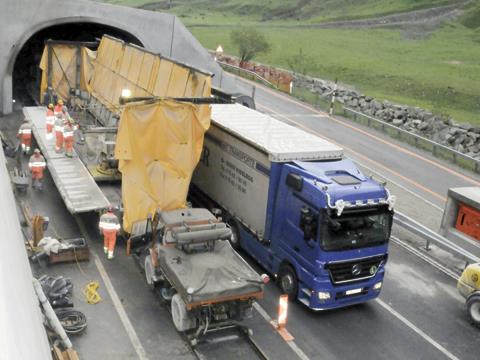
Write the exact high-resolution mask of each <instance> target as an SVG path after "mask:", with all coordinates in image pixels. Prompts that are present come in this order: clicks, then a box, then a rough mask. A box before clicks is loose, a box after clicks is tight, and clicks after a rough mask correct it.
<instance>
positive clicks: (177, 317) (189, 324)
mask: <svg viewBox="0 0 480 360" xmlns="http://www.w3.org/2000/svg"><path fill="white" fill-rule="evenodd" d="M172 320H173V324H174V325H175V328H176V329H177V331H179V332H183V331H187V330H190V329H193V328H194V327H195V325H196V321H195V319H194V318H192V317H190V316H189V315H188V312H187V307H186V305H185V302H184V301H183V299H182V297H181V296H180V295H179V294H175V295H173V297H172Z"/></svg>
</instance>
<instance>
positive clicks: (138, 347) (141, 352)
mask: <svg viewBox="0 0 480 360" xmlns="http://www.w3.org/2000/svg"><path fill="white" fill-rule="evenodd" d="M92 253H93V257H94V258H95V265H96V267H97V269H98V272H99V273H100V276H101V277H102V280H103V282H104V284H105V288H106V289H107V292H108V294H109V295H110V297H111V298H112V302H113V306H114V307H115V310H117V313H118V316H119V317H120V320H121V321H122V324H123V327H124V328H125V331H126V332H127V335H128V337H129V338H130V341H131V343H132V345H133V347H134V349H135V351H136V352H137V355H138V358H139V359H141V360H148V357H147V353H146V352H145V349H144V348H143V346H142V343H141V342H140V339H139V338H138V335H137V333H136V332H135V329H134V327H133V325H132V323H131V322H130V319H129V318H128V315H127V312H126V311H125V308H124V307H123V305H122V302H121V301H120V298H119V297H118V294H117V292H116V291H115V288H114V287H113V284H112V282H111V281H110V277H109V276H108V274H107V272H106V271H105V268H104V267H103V264H102V262H101V261H100V259H99V258H98V255H97V254H96V253H95V252H92Z"/></svg>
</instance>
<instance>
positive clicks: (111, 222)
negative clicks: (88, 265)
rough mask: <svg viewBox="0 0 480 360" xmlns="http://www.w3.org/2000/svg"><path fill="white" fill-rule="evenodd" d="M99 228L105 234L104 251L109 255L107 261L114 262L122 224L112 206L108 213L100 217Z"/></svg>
mask: <svg viewBox="0 0 480 360" xmlns="http://www.w3.org/2000/svg"><path fill="white" fill-rule="evenodd" d="M98 227H99V228H100V231H101V232H102V234H103V251H104V252H105V255H107V259H108V260H112V259H113V257H114V256H113V251H114V250H115V243H116V242H117V234H118V232H120V223H119V221H118V218H117V216H116V215H115V214H114V213H113V207H112V206H109V207H108V208H107V212H106V213H105V214H103V215H102V216H101V217H100V222H99V224H98Z"/></svg>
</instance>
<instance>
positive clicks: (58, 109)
mask: <svg viewBox="0 0 480 360" xmlns="http://www.w3.org/2000/svg"><path fill="white" fill-rule="evenodd" d="M53 113H54V115H58V114H62V115H63V116H68V109H67V107H66V106H65V103H64V102H63V100H62V99H58V101H57V105H55V108H54V109H53Z"/></svg>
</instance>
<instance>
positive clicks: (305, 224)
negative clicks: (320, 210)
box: [299, 206, 318, 240]
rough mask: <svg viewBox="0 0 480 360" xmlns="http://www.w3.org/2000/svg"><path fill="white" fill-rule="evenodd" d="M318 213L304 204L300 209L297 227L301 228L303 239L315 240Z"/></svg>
mask: <svg viewBox="0 0 480 360" xmlns="http://www.w3.org/2000/svg"><path fill="white" fill-rule="evenodd" d="M317 225H318V215H316V214H315V213H314V212H313V211H312V210H310V209H309V208H307V207H306V206H304V207H302V209H301V210H300V224H299V228H300V229H302V230H303V238H304V239H305V240H315V238H316V234H317Z"/></svg>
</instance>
